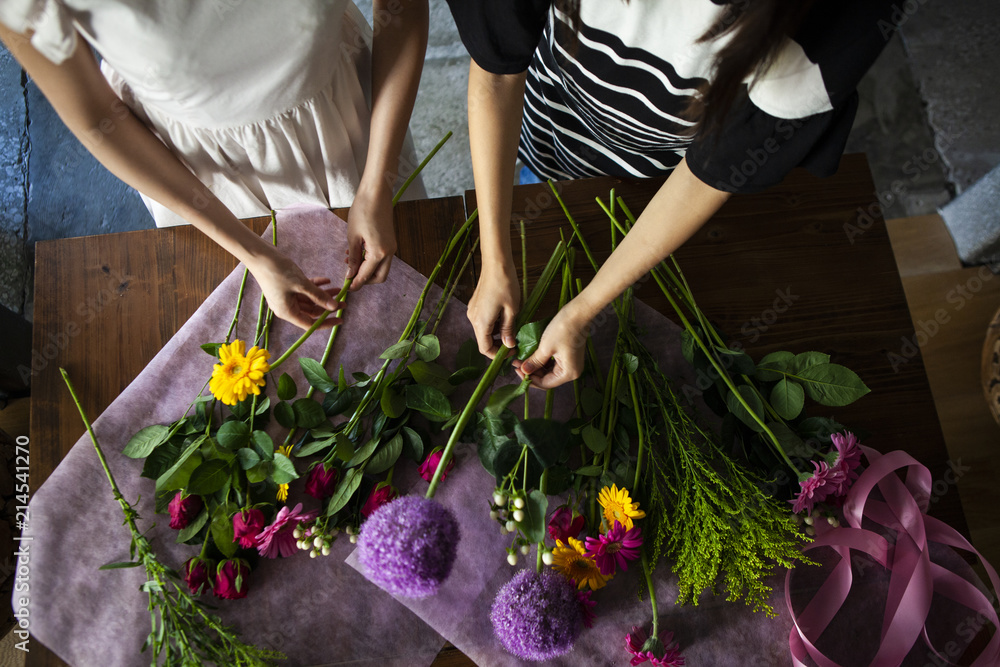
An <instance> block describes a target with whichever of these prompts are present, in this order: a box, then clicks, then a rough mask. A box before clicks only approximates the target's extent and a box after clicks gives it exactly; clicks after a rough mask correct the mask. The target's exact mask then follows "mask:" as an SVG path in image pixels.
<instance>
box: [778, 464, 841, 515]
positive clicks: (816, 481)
mask: <svg viewBox="0 0 1000 667" xmlns="http://www.w3.org/2000/svg"><path fill="white" fill-rule="evenodd" d="M812 464H813V468H815V471H814V472H813V474H812V476H811V477H809V478H808V479H804V480H802V481H801V482H799V487H800V488H799V493H798V495H797V496H795V499H794V500H790V501H788V502H790V503H792V511H793V512H795V513H796V514H799V513H800V512H802V511H806V512H812V510H813V506H814V505H815V504H816V503H821V502H823V501H824V500H826V499H827V498H829V497H831V496H836V495H837V490H838V489H840V487H841V484H842V483H843V478H844V473H843V472H841V471H840V470H839V469H836V468H831V467H830V466H829V465H827V463H826V461H819V462H817V461H813V462H812Z"/></svg>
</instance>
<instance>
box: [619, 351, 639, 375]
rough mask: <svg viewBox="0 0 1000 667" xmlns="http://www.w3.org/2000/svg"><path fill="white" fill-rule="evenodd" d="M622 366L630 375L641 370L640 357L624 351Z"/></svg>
mask: <svg viewBox="0 0 1000 667" xmlns="http://www.w3.org/2000/svg"><path fill="white" fill-rule="evenodd" d="M622 368H624V369H625V372H626V373H628V374H629V375H632V374H634V373H635V372H636V371H637V370H639V357H637V356H635V355H634V354H631V353H629V352H626V353H624V354H623V355H622Z"/></svg>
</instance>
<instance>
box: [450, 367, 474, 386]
mask: <svg viewBox="0 0 1000 667" xmlns="http://www.w3.org/2000/svg"><path fill="white" fill-rule="evenodd" d="M482 372H483V371H482V369H481V368H476V367H475V366H465V367H464V368H459V369H458V370H457V371H455V372H454V373H452V374H451V375H449V376H448V382H449V383H450V384H451V385H452V386H455V387H457V386H458V385H460V384H462V383H463V382H468V381H469V380H475V379H476V378H477V377H479V375H480V374H481V373H482Z"/></svg>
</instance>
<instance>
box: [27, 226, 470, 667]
mask: <svg viewBox="0 0 1000 667" xmlns="http://www.w3.org/2000/svg"><path fill="white" fill-rule="evenodd" d="M278 221H279V222H278V239H279V246H280V247H281V249H282V250H284V251H285V252H286V253H288V254H289V255H290V256H292V257H293V258H294V259H295V260H296V261H297V262H298V263H299V265H300V266H301V267H302V268H303V270H304V271H305V272H306V274H307V275H326V276H329V277H331V279H333V280H335V281H339V280H340V279H341V277H342V276H343V272H344V270H345V269H344V264H343V257H344V254H345V248H346V240H345V239H346V235H345V231H346V225H345V223H344V222H343V221H341V220H339V219H337V218H335V217H334V216H333V214H332V213H330V212H329V211H327V210H325V209H318V208H313V207H295V208H292V209H287V210H285V211H282V212H280V213H279V215H278ZM242 275H243V269H242V267H239V268H237V269H236V271H234V272H233V274H231V275H230V276H229V277H228V278H226V280H225V281H224V282H223V283H222V284H221V285H220V286H219V287H218V288H217V289H216V290H215V292H213V293H212V294H211V295H210V296H209V298H208V299H207V300H206V301H205V303H204V304H202V306H201V307H200V308H199V309H198V311H197V312H196V313H195V314H194V315H193V316H192V318H191V319H190V320H189V321H188V322H187V323H186V324H185V325H184V326H183V327H182V328H181V329H180V331H178V332H177V334H176V335H175V336H174V337H173V338H172V339H171V340H170V342H169V343H167V345H166V346H165V347H164V348H163V350H161V351H160V353H159V354H157V355H156V357H155V358H154V359H153V360H152V361H151V362H150V364H149V365H148V366H147V367H146V369H145V370H143V372H142V373H141V374H140V375H139V376H138V377H137V378H136V379H135V381H134V382H132V384H130V385H129V386H128V388H127V389H126V390H125V391H124V392H122V394H121V395H120V396H119V397H118V398H117V399H116V400H115V401H114V403H112V404H111V406H109V407H108V409H107V410H106V411H105V412H104V414H102V415H101V416H100V418H99V419H97V420H96V421H95V423H94V428H95V432H96V433H97V436H98V440H99V441H100V442H101V445H102V447H103V448H104V451H105V453H106V455H107V457H108V462H109V465H110V467H111V470H112V472H113V473H114V475H115V478H116V480H117V482H118V484H119V486H120V488H121V490H122V493H123V494H124V495H125V497H126V498H127V499H128V500H129V501H131V502H133V503H134V502H135V501H136V498H138V497H140V496H141V500H140V501H139V502H138V503H137V504H136V507H137V509H138V510H139V513H140V514H141V516H142V521H140V524H139V526H140V529H146V528H148V527H149V526H150V525H151V524H152V523H153V522H154V521H155V523H156V527H155V528H153V529H152V530H150V532H149V533H148V536H149V538H150V540H151V542H152V544H153V548H154V549H155V550H156V552H157V553H158V554H159V555H160V557H161V558H162V559H163V560H164V561H165V562H166V563H167V564H168V565H170V566H172V567H175V568H178V569H179V568H180V566H181V564H182V563H183V562H184V561H185V560H187V559H188V558H190V557H191V556H193V555H196V554H197V549H196V548H194V547H191V546H187V545H178V544H176V543H175V542H174V540H175V537H176V531H173V530H171V529H170V528H169V527H168V523H169V521H168V520H167V517H166V516H163V515H161V516H155V515H154V509H153V496H154V494H153V491H154V485H153V481H152V480H148V479H143V478H140V477H139V473H140V471H141V470H142V463H143V462H142V461H141V460H139V461H135V460H132V459H128V458H126V457H124V456H122V455H121V454H120V452H121V450H122V448H123V447H124V446H125V443H126V442H128V440H129V438H130V437H131V436H132V434H133V433H135V432H136V431H138V430H139V429H140V428H142V427H143V426H147V425H150V424H166V423H169V422H171V421H174V420H176V419H177V418H179V417H180V416H181V414H182V411H183V410H184V408H185V407H187V405H188V403H189V402H190V401H191V400H192V399H193V398H194V396H195V392H197V391H198V389H199V388H200V387H201V386H202V385H203V384H204V382H205V381H206V380H207V379H208V377H209V375H210V374H211V371H212V363H213V362H212V359H211V358H210V357H209V356H208V355H206V354H205V353H204V352H203V351H202V350H201V349H199V345H201V344H202V343H207V342H217V341H221V340H222V339H223V338H224V337H225V333H226V330H227V329H228V327H229V323H230V321H231V319H232V314H233V308H234V306H235V303H236V294H237V292H238V290H239V283H240V280H241V278H242ZM424 282H425V279H424V278H423V277H421V276H420V275H419V274H418V273H417V272H416V271H415V270H413V269H412V268H411V267H409V266H406V265H405V264H404V263H403V262H399V261H397V262H396V263H395V264H394V266H393V269H392V272H391V274H390V278H389V281H388V282H387V283H386V284H384V285H379V286H373V287H368V288H365V289H363V290H360V291H359V292H356V293H352V294H351V295H350V297H349V304H348V314H347V315H346V322H347V323H345V325H344V326H343V327H342V328H341V331H340V334H339V336H338V338H337V342H336V346H335V348H334V352H333V356H332V358H331V359H332V361H331V367H333V364H336V363H340V362H343V363H344V364H345V368H347V369H348V370H349V371H367V372H373V371H374V369H375V367H376V366H377V365H378V364H379V363H380V361H379V359H378V356H379V354H380V353H381V352H382V350H383V349H385V347H387V346H388V344H389V343H390V342H394V341H395V337H396V336H398V332H399V331H401V330H402V327H403V326H404V325H405V322H406V320H407V319H408V317H409V313H410V310H411V309H412V305H413V304H414V303H415V301H416V297H417V295H418V294H419V292H420V290H421V289H422V287H423V285H424ZM259 294H260V293H259V290H258V289H257V288H256V285H255V284H254V281H253V280H249V281H248V284H247V293H246V296H245V299H244V306H243V317H242V319H241V322H240V326H239V330H238V332H237V333H238V336H237V337H239V338H242V339H244V340H245V339H246V338H247V332H248V331H250V330H251V329H252V328H253V326H254V325H255V323H256V319H257V318H256V310H257V308H256V305H257V302H258V299H259ZM432 298H436V294H435V295H432ZM431 303H433V301H432V302H431ZM462 316H463V313H453V314H451V317H452V318H458V317H462ZM300 333H301V331H300V330H298V329H296V328H295V327H293V326H292V325H289V324H287V323H285V322H281V321H276V322H275V326H274V328H273V332H272V339H271V343H272V344H271V349H272V350H277V351H283V350H284V349H286V348H287V347H288V345H290V344H291V343H292V342H293V341H294V340H295V339H296V338H298V336H299V334H300ZM326 338H327V337H326V335H325V334H324V333H323V332H319V333H318V334H317V335H315V336H313V337H312V338H311V339H310V340H309V341H307V342H306V343H305V345H303V348H302V349H301V351H300V354H302V355H306V356H311V357H313V358H319V356H320V355H321V354H322V351H323V348H324V346H325V344H326ZM390 339H392V340H390ZM281 370H282V371H284V372H287V373H289V374H290V375H292V377H293V378H295V380H296V382H297V384H298V386H299V392H300V395H301V394H302V392H304V390H305V388H306V387H307V386H308V385H307V384H306V383H305V381H304V380H303V378H302V372H301V369H300V367H299V365H298V364H297V363H295V361H294V360H291V361H290V362H288V363H287V364H285V365H283V366H282V367H281ZM272 391H273V390H272ZM273 400H274V397H273V395H272V401H273ZM91 417H93V415H91ZM272 427H273V428H272V429H270V430H271V435H272V437H274V438H275V439H276V440H277V438H278V436H279V432H280V431H281V428H280V427H279V426H278V425H277V423H276V422H274V421H273V420H272ZM80 431H81V433H82V432H83V425H82V424H81V425H80ZM281 437H282V438H283V433H282V434H281ZM279 443H280V441H279ZM300 469H301V466H300ZM303 484H304V482H303V480H301V479H300V480H296V483H293V485H292V487H291V492H290V497H289V500H290V501H291V502H293V503H294V502H296V501H297V500H299V499H302V500H303V502H305V505H306V508H310V507H315V506H316V505H317V503H316V501H314V500H313V499H312V498H309V497H308V496H305V495H304V494H303V492H302V485H303ZM29 516H30V523H29V524H28V527H27V528H26V529H25V531H24V535H25V538H29V537H30V538H31V539H30V541H27V542H26V544H28V545H29V553H30V555H29V560H22V563H28V564H29V565H30V573H31V574H30V602H29V605H28V614H29V618H30V629H31V631H32V633H33V634H34V636H35V637H36V638H37V639H38V640H40V641H41V642H42V643H43V644H45V645H46V646H48V647H49V648H50V649H52V650H53V651H54V652H55V653H56V654H58V655H59V657H61V658H62V659H63V660H65V661H66V662H68V663H70V664H71V665H81V666H91V665H115V666H116V667H117V666H127V665H148V664H149V656H148V654H140V653H139V649H140V647H141V646H142V643H143V641H144V640H145V637H146V635H147V634H148V632H149V614H148V612H147V611H146V596H145V595H144V594H142V593H140V592H139V590H138V589H139V586H140V585H141V584H142V582H143V581H144V576H143V572H142V570H141V569H140V568H133V569H124V570H111V571H98V567H99V566H101V565H103V564H104V563H108V562H111V561H121V560H128V541H129V533H128V529H127V528H125V527H124V526H123V525H122V514H121V509H120V508H119V507H118V504H117V502H115V501H114V499H113V497H112V495H111V489H110V487H109V485H108V482H107V479H106V478H105V475H104V471H103V470H102V469H101V467H100V463H99V462H98V460H97V456H96V454H95V452H94V449H93V446H92V445H91V443H90V439H89V438H88V437H87V436H86V435H85V434H84V435H83V436H82V437H81V439H80V440H79V441H78V442H77V443H76V445H74V446H73V448H72V450H71V451H70V452H69V454H67V456H66V458H65V459H64V460H63V461H62V463H60V465H59V467H58V468H57V469H56V470H55V471H54V472H53V473H52V475H51V477H49V479H48V480H47V481H46V482H45V484H43V485H42V486H41V487H40V488H39V489H38V491H37V492H36V493H35V495H34V497H33V498H32V500H31V504H30V511H29ZM352 549H353V547H352V546H351V545H350V543H349V542H347V541H346V540H344V539H341V540H337V541H336V542H335V543H334V546H333V550H332V553H331V554H330V556H329V557H326V558H316V559H310V558H309V557H308V556H307V554H306V553H304V552H303V553H299V554H297V555H296V556H295V557H293V558H290V559H278V560H269V559H265V558H262V559H261V560H260V564H259V567H258V568H257V569H256V570H255V571H254V572H253V573H252V575H251V579H250V594H249V596H248V597H247V598H246V599H243V600H235V601H226V600H215V599H214V598H212V601H213V603H217V606H218V607H219V610H220V611H219V613H220V615H221V616H222V618H223V620H224V621H225V622H227V623H230V624H232V625H233V626H235V627H236V628H237V629H238V630H239V631H240V632H241V633H242V635H243V637H244V639H245V640H246V641H250V642H253V643H256V644H259V645H261V646H265V647H268V648H274V649H278V650H280V651H283V652H284V653H286V654H287V655H288V657H289V660H288V661H287V662H285V663H282V664H287V665H315V664H331V665H337V664H352V665H399V666H400V667H402V666H403V665H406V666H412V665H417V666H419V665H429V664H430V663H431V662H432V661H433V660H434V657H435V655H436V654H437V653H438V651H439V650H440V649H441V647H442V646H443V644H444V641H443V640H442V639H441V637H440V636H439V635H438V634H437V633H436V632H435V631H434V630H433V629H431V628H430V627H429V626H427V625H425V624H424V623H422V622H421V621H420V620H419V619H418V618H417V617H416V616H414V615H413V614H412V613H411V612H409V611H408V610H407V609H406V608H405V607H403V606H401V605H398V604H395V603H394V602H393V601H392V600H391V598H389V597H388V596H383V595H380V594H378V592H377V591H375V590H374V589H372V588H371V586H370V585H369V584H368V583H367V581H366V580H365V579H364V578H363V577H361V575H360V574H358V573H357V572H356V571H355V570H353V569H352V568H350V567H347V566H346V565H345V564H344V559H345V557H346V556H347V555H348V553H350V551H351V550H352ZM362 590H364V591H365V594H359V591H362ZM15 597H18V596H15ZM209 597H210V598H211V596H209ZM14 604H15V607H17V606H18V601H17V599H15V600H14ZM387 637H392V638H393V641H386V638H387Z"/></svg>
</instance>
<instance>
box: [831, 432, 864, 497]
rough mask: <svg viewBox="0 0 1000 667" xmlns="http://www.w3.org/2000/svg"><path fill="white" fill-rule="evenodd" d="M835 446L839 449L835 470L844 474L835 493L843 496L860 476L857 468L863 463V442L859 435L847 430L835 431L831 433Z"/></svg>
mask: <svg viewBox="0 0 1000 667" xmlns="http://www.w3.org/2000/svg"><path fill="white" fill-rule="evenodd" d="M830 439H831V440H833V446H834V448H835V449H836V450H837V461H836V463H834V464H833V468H834V470H836V471H837V472H839V473H840V474H841V475H842V478H841V480H840V484H839V485H838V487H837V491H836V493H834V494H833V495H837V496H843V495H846V494H847V490H848V489H850V488H851V484H853V483H854V480H856V479H857V478H858V472H857V468H858V467H859V466H860V465H861V447H860V445H861V443H859V442H858V438H857V436H855V435H854V434H853V433H850V432H848V431H845V432H844V433H833V434H831V435H830Z"/></svg>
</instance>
